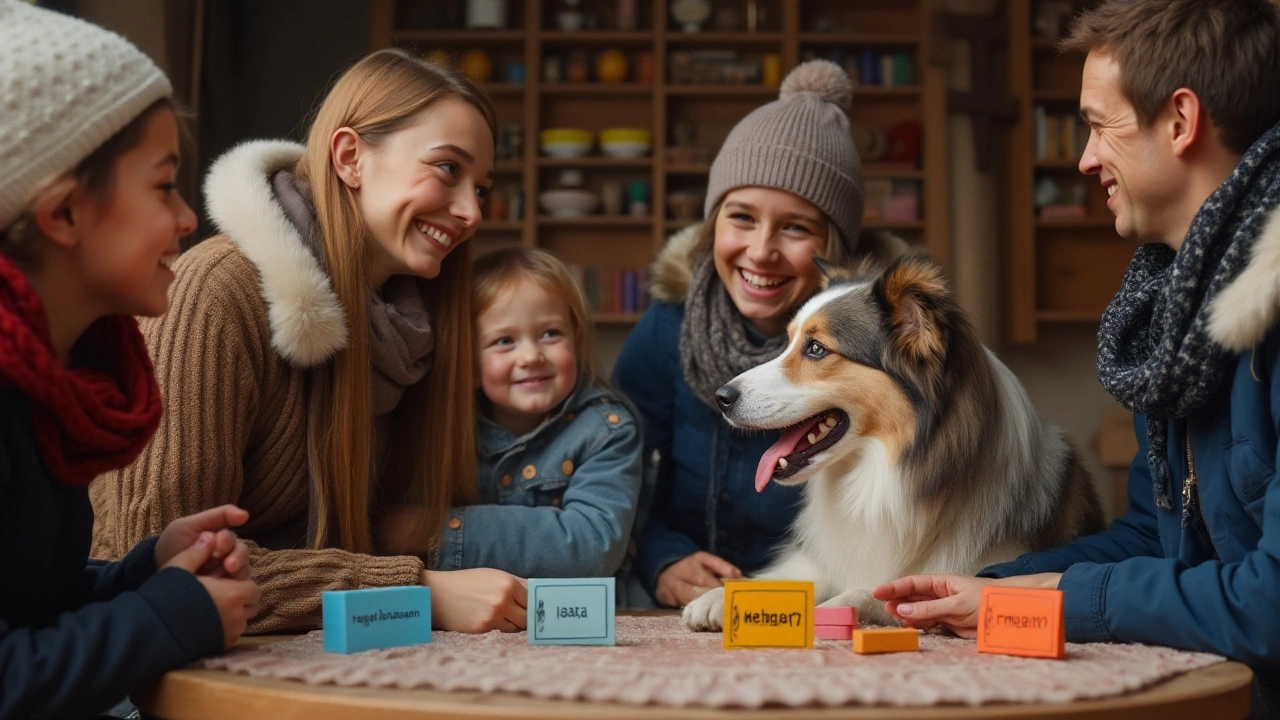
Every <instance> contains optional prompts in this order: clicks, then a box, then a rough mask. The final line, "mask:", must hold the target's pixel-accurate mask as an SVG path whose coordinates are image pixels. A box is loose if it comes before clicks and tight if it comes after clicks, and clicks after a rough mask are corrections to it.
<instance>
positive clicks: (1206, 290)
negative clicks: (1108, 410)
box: [1098, 125, 1280, 525]
mask: <svg viewBox="0 0 1280 720" xmlns="http://www.w3.org/2000/svg"><path fill="white" fill-rule="evenodd" d="M1278 200H1280V125H1278V126H1276V127H1274V128H1272V129H1271V130H1269V131H1267V133H1266V134H1265V135H1263V136H1262V137H1261V138H1259V139H1258V141H1257V142H1255V143H1254V144H1253V147H1251V148H1249V150H1248V151H1247V152H1246V153H1245V155H1244V157H1243V158H1241V160H1240V163H1239V164H1238V165H1237V166H1236V169H1235V171H1234V172H1232V174H1231V177H1229V178H1227V180H1226V182H1224V183H1223V184H1222V185H1221V186H1220V187H1219V188H1218V189H1217V190H1215V191H1214V192H1213V194H1212V195H1210V196H1209V198H1208V200H1206V201H1205V203H1204V205H1203V206H1201V208H1200V211H1199V212H1198V213H1196V216H1195V218H1194V219H1193V220H1192V222H1191V228H1190V229H1189V230H1188V231H1187V236H1186V238H1185V239H1184V240H1183V243H1182V249H1181V250H1179V251H1178V252H1177V253H1175V252H1174V251H1173V250H1172V249H1170V248H1169V247H1167V246H1165V245H1159V244H1152V245H1143V246H1142V247H1140V248H1138V251H1137V252H1136V253H1135V254H1134V256H1133V261H1132V262H1131V263H1130V264H1129V270H1128V271H1127V272H1126V274H1125V278H1124V283H1123V284H1122V285H1121V287H1120V291H1119V292H1118V293H1116V296H1115V298H1113V299H1112V301H1111V304H1110V305H1109V306H1107V309H1106V312H1104V313H1103V315H1102V324H1101V326H1100V327H1099V330H1098V378H1099V379H1100V380H1101V381H1102V384H1103V386H1104V387H1106V389H1107V391H1108V392H1110V393H1111V394H1112V395H1113V396H1115V398H1116V399H1117V400H1119V401H1120V402H1121V404H1123V405H1124V406H1125V407H1126V408H1128V409H1129V410H1131V411H1133V412H1136V413H1144V414H1145V415H1146V419H1147V443H1148V449H1147V462H1148V464H1149V465H1150V467H1151V479H1152V484H1153V486H1154V488H1153V490H1154V493H1155V502H1156V507H1158V508H1160V509H1162V510H1170V509H1172V507H1173V504H1172V499H1171V496H1170V487H1171V471H1170V469H1169V461H1168V456H1167V452H1168V437H1169V436H1168V421H1169V420H1170V419H1171V418H1185V417H1187V416H1188V415H1190V414H1191V413H1192V412H1193V411H1194V410H1196V409H1197V408H1200V407H1201V406H1203V405H1204V404H1205V403H1206V402H1208V401H1209V400H1210V399H1211V398H1212V397H1213V395H1214V393H1215V392H1216V391H1217V389H1218V386H1219V384H1221V382H1222V378H1223V375H1224V374H1225V372H1226V369H1227V367H1228V366H1229V365H1230V364H1231V362H1232V357H1231V354H1230V353H1229V352H1228V351H1227V350H1226V349H1224V348H1223V347H1222V346H1220V345H1218V344H1217V343H1216V342H1214V341H1213V340H1212V339H1211V338H1210V337H1209V332H1208V323H1209V314H1210V308H1211V307H1212V305H1213V299H1214V298H1215V297H1216V296H1217V295H1218V293H1219V292H1220V291H1221V290H1222V289H1223V288H1225V287H1226V286H1227V285H1228V284H1230V283H1231V281H1232V280H1234V279H1235V278H1236V276H1237V275H1239V274H1240V272H1241V271H1243V270H1244V268H1245V266H1246V265H1247V264H1248V262H1249V258H1250V256H1251V250H1252V248H1253V243H1254V241H1255V240H1256V239H1257V237H1258V234H1259V233H1260V232H1261V230H1262V227H1263V224H1264V223H1265V222H1266V218H1267V216H1268V214H1269V213H1270V211H1271V210H1272V208H1274V207H1275V206H1276V203H1277V201H1278ZM1190 512H1191V511H1190V508H1188V507H1183V509H1182V522H1183V524H1184V525H1186V524H1187V523H1188V522H1189V521H1190Z"/></svg>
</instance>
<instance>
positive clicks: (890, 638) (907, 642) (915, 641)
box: [853, 628, 920, 655]
mask: <svg viewBox="0 0 1280 720" xmlns="http://www.w3.org/2000/svg"><path fill="white" fill-rule="evenodd" d="M919 649H920V631H919V630H913V629H911V628H859V629H857V630H854V631H853V651H854V652H856V653H860V654H863V655H870V654H872V653H891V652H912V651H914V650H919Z"/></svg>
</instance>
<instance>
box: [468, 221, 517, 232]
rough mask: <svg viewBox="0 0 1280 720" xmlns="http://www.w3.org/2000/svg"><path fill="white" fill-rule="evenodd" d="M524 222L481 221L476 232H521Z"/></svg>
mask: <svg viewBox="0 0 1280 720" xmlns="http://www.w3.org/2000/svg"><path fill="white" fill-rule="evenodd" d="M523 229H524V222H523V221H520V220H481V221H480V227H478V228H476V232H520V231H521V230H523Z"/></svg>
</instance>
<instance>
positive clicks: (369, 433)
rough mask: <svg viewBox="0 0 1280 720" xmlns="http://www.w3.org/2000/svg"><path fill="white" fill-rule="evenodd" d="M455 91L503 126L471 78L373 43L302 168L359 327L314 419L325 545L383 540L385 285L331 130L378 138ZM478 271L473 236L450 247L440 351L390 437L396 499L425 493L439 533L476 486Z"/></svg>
mask: <svg viewBox="0 0 1280 720" xmlns="http://www.w3.org/2000/svg"><path fill="white" fill-rule="evenodd" d="M449 97H456V98H459V99H462V100H465V101H466V102H468V103H470V104H471V105H472V106H474V107H475V108H476V109H477V110H478V111H480V114H481V115H483V116H484V119H485V121H486V122H487V123H488V125H489V130H490V132H491V133H492V134H493V135H494V136H495V138H496V136H497V121H496V117H495V115H494V111H493V105H492V104H491V103H490V102H489V100H488V98H486V97H485V96H484V95H483V94H482V93H481V92H480V91H479V90H478V89H477V88H476V86H475V85H473V84H472V83H471V82H470V81H468V80H466V79H465V78H463V77H462V76H461V75H458V74H456V73H455V72H453V71H451V70H448V69H446V68H442V67H440V66H437V65H434V64H431V63H428V62H426V61H424V60H421V59H419V58H415V57H413V56H411V55H409V54H407V53H405V52H403V51H400V50H380V51H378V52H375V53H372V54H370V55H368V56H366V57H365V58H364V59H362V60H361V61H360V62H358V63H356V64H355V65H354V66H352V67H351V69H349V70H347V71H346V72H345V73H344V74H343V75H342V77H341V78H339V79H338V81H337V83H335V84H334V86H333V89H332V90H330V91H329V94H328V96H326V97H325V100H324V102H323V103H322V104H321V105H320V108H319V110H318V111H317V112H316V116H315V119H314V120H313V122H312V124H311V129H310V132H309V133H308V136H307V148H306V152H305V153H304V154H303V156H302V159H301V160H299V161H298V166H297V168H296V169H295V172H296V173H297V174H298V175H299V177H301V178H303V179H304V180H306V181H307V182H309V183H310V185H311V192H312V197H313V198H314V200H315V206H316V216H317V219H318V221H319V225H320V233H321V236H322V238H323V242H324V257H325V263H326V265H327V269H328V272H329V278H330V280H331V281H332V282H333V289H334V292H335V293H336V294H337V296H338V300H339V301H341V303H342V306H343V310H344V311H345V312H346V315H347V322H348V324H349V326H350V331H351V332H350V341H349V343H348V345H347V347H346V349H344V350H343V351H342V352H341V353H339V354H338V356H337V357H336V358H334V362H333V372H332V379H333V383H332V387H331V388H330V390H329V395H328V397H329V402H328V403H327V406H326V407H323V408H322V409H321V410H320V412H319V413H318V414H317V415H318V417H316V418H315V419H314V421H315V422H316V423H317V426H316V427H314V428H312V430H311V432H312V433H313V436H314V437H315V438H317V439H318V448H317V451H318V452H317V463H316V467H312V468H311V472H312V475H313V486H314V490H313V491H314V493H315V498H316V504H317V509H318V512H317V518H316V532H315V537H314V541H313V547H315V548H325V547H339V548H342V549H344V550H349V551H352V552H361V553H368V552H371V551H372V550H373V537H372V535H373V533H372V532H371V530H370V517H369V516H370V501H371V497H370V491H371V488H372V487H373V485H374V483H373V475H374V453H373V445H374V442H373V440H374V435H373V420H372V410H371V401H370V379H371V367H372V361H371V359H370V354H369V352H370V351H369V332H368V319H367V317H366V313H365V305H366V303H367V302H368V298H369V296H370V295H371V293H374V292H376V291H377V288H373V287H370V285H369V265H370V261H371V257H372V254H371V253H372V248H373V245H374V240H373V237H372V236H371V235H370V232H369V229H368V227H367V225H366V224H365V221H364V218H363V217H362V216H361V214H360V211H359V208H358V207H357V205H356V202H355V197H354V195H353V194H352V191H351V189H350V188H348V187H347V185H346V184H345V183H343V182H341V180H340V179H339V178H338V175H337V173H336V172H335V170H334V168H333V164H332V160H331V158H330V155H329V142H330V138H332V136H333V134H334V132H336V131H337V130H338V129H339V128H343V127H348V128H351V129H352V130H354V131H355V132H356V133H357V134H358V135H359V136H360V138H361V139H362V140H363V141H364V142H365V143H366V144H369V145H373V146H377V145H379V144H381V143H382V142H384V141H385V140H386V138H387V136H388V135H390V134H391V133H394V132H396V131H397V130H399V129H401V128H403V127H405V126H406V125H408V124H410V123H411V122H412V121H413V120H415V119H416V118H417V116H418V115H419V113H421V112H423V111H424V110H426V109H427V108H428V107H429V106H430V105H431V104H432V103H433V102H435V101H436V100H439V99H442V98H449ZM470 283H471V246H470V244H468V243H463V244H462V246H461V247H458V248H455V249H454V250H453V252H451V253H449V254H448V255H447V256H446V257H445V259H444V262H443V263H442V264H441V267H440V274H439V276H438V277H436V278H435V279H433V280H430V281H429V282H425V283H423V288H424V294H425V296H426V302H427V309H428V311H429V312H430V314H431V323H432V327H433V330H434V332H435V339H436V351H435V353H434V356H433V358H432V364H431V369H430V371H428V373H427V376H426V378H424V379H423V380H422V381H421V382H419V383H417V385H415V386H414V387H412V388H409V390H408V391H407V392H406V393H405V395H404V397H403V398H402V400H401V401H400V405H399V406H398V407H397V409H396V410H395V412H394V413H393V415H392V417H391V418H390V420H391V422H390V423H389V432H390V436H389V437H387V439H386V442H387V447H388V449H389V451H390V453H389V454H390V455H392V456H393V458H394V460H393V462H392V464H391V466H390V467H389V468H387V469H386V470H384V471H383V472H382V475H383V477H386V478H388V479H391V480H394V481H395V482H396V483H397V484H398V485H399V487H398V488H397V491H398V492H397V493H396V494H397V495H399V497H396V498H395V499H396V500H398V501H403V502H415V503H419V502H420V503H422V505H423V506H424V510H423V512H424V515H423V517H422V520H421V527H422V529H423V531H424V532H426V533H429V535H427V537H430V538H435V537H436V536H437V534H438V533H439V530H440V526H441V524H442V522H443V520H444V518H445V517H446V515H447V514H448V512H449V509H450V508H451V507H452V506H453V505H455V504H461V503H466V502H468V501H470V500H471V499H472V497H473V495H474V492H475V489H474V483H475V452H474V447H475V428H474V423H475V414H474V412H475V411H474V404H473V398H472V395H471V390H472V388H473V386H474V382H473V372H472V363H471V345H472V342H471V307H470V289H469V286H470ZM387 490H388V489H386V488H384V489H383V491H384V492H386V491H387Z"/></svg>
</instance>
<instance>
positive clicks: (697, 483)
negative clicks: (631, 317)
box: [613, 60, 875, 607]
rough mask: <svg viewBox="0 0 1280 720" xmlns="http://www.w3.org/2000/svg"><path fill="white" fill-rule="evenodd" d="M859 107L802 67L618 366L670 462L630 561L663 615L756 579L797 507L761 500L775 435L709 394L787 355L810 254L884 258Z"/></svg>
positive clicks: (775, 498)
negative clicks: (743, 427)
mask: <svg viewBox="0 0 1280 720" xmlns="http://www.w3.org/2000/svg"><path fill="white" fill-rule="evenodd" d="M852 97H853V86H852V83H851V82H850V80H849V77H848V76H847V75H846V74H845V72H844V71H843V70H842V69H840V67H839V66H837V65H835V64H834V63H830V62H827V61H825V60H818V61H814V62H809V63H805V64H803V65H800V66H799V67H797V68H796V69H795V70H793V71H792V72H791V73H790V74H789V75H788V76H787V78H786V80H785V81H784V82H783V84H782V92H781V95H780V97H779V98H778V100H776V101H774V102H771V103H769V104H767V105H764V106H762V107H759V108H757V109H755V110H754V111H752V112H751V113H750V114H749V115H747V116H746V117H745V118H743V119H742V120H741V121H740V122H739V123H738V124H737V125H736V126H735V127H734V129H733V131H732V132H730V133H729V136H728V138H727V139H726V140H725V142H724V145H723V146H722V147H721V148H720V152H719V153H718V154H717V156H716V159H715V162H714V163H712V166H711V175H710V178H709V188H708V191H707V197H706V207H705V209H706V220H704V221H703V222H702V223H700V224H699V225H696V226H693V227H690V228H688V229H686V230H684V231H682V232H681V233H679V234H677V235H675V236H673V237H672V238H671V240H670V241H669V242H668V243H667V246H666V247H665V248H663V250H662V253H661V254H660V255H659V257H658V260H657V262H656V263H655V264H654V267H653V270H652V277H653V282H652V283H651V286H650V292H651V293H652V295H653V298H654V299H655V300H656V302H654V303H653V304H652V305H651V306H650V308H649V310H648V311H647V312H646V313H645V315H644V317H642V318H641V319H640V322H639V323H638V324H637V325H636V328H635V330H634V331H633V332H632V334H631V336H630V337H629V338H628V339H627V344H626V346H625V347H624V348H623V350H622V354H621V356H620V357H619V358H618V362H617V365H616V366H615V368H614V376H613V379H614V383H615V384H616V385H617V386H618V387H619V388H620V389H622V390H623V391H624V392H626V393H627V395H628V396H629V397H630V398H631V400H632V401H633V402H634V403H635V404H636V406H637V407H638V408H639V410H640V414H641V416H642V417H643V419H644V427H645V449H646V456H650V455H651V451H656V453H657V455H658V456H660V457H661V458H662V463H661V465H660V466H659V468H658V479H657V484H656V489H655V492H656V496H655V497H654V500H653V511H652V513H651V514H650V515H649V517H648V521H647V522H646V523H645V524H644V527H641V528H638V533H639V537H638V543H637V547H638V552H637V555H636V557H635V563H634V568H635V571H636V576H635V577H636V578H638V580H639V582H640V585H641V586H642V587H643V589H644V590H646V591H648V592H649V593H651V594H652V595H653V597H654V598H655V599H656V600H657V602H658V603H659V604H661V605H666V606H672V607H680V606H683V605H685V604H687V603H688V602H689V601H691V600H693V599H694V598H696V597H698V596H699V595H700V594H701V593H703V592H705V591H706V590H707V589H709V588H712V587H717V586H719V585H720V584H721V582H722V581H723V580H724V579H726V578H735V577H741V576H742V575H743V573H750V572H752V571H754V570H757V569H759V568H760V567H762V566H763V565H764V564H765V563H766V562H767V561H768V560H769V559H770V558H771V556H772V553H773V551H774V549H775V548H776V547H777V545H778V543H779V542H780V541H781V539H782V538H783V536H784V535H785V533H786V532H787V529H788V528H789V526H790V524H791V520H792V519H793V518H794V516H795V513H796V511H797V509H798V503H799V498H800V493H799V489H798V488H794V487H791V488H789V487H784V486H782V485H778V484H777V483H773V484H770V485H769V486H768V487H767V488H765V490H764V491H763V492H760V493H757V492H756V491H755V488H754V478H755V472H756V463H757V461H758V459H759V458H760V457H761V455H763V454H764V451H765V450H766V449H767V448H768V447H769V446H770V445H772V444H773V443H774V441H776V440H777V435H778V434H777V433H776V432H774V433H765V434H761V433H750V434H749V433H746V432H743V431H739V430H734V429H733V428H730V427H729V426H728V425H727V424H725V423H724V421H723V420H722V419H721V417H720V412H719V410H718V408H717V406H716V400H715V391H716V389H717V388H719V387H720V386H721V385H724V384H725V383H726V382H728V381H729V380H731V379H733V378H734V377H735V376H736V375H738V374H740V373H742V372H745V371H747V370H749V369H751V368H753V367H755V366H757V365H760V364H763V363H765V362H768V361H769V360H771V359H773V358H774V357H777V356H778V355H779V354H780V353H781V352H782V350H783V348H784V347H785V345H786V339H787V338H786V324H787V321H788V319H789V318H790V317H791V315H792V314H793V313H794V312H795V311H796V309H797V308H799V307H800V305H802V304H803V303H804V302H805V301H806V300H808V299H809V297H810V296H812V295H813V294H814V293H815V292H816V291H817V289H818V284H819V281H820V273H819V271H818V269H817V267H816V266H815V265H814V263H813V261H812V258H813V256H815V255H818V256H821V257H823V258H825V259H827V260H829V261H832V262H839V261H840V260H841V259H842V258H845V257H849V256H850V255H851V254H853V253H854V252H855V249H856V251H857V252H868V251H875V249H874V248H871V247H869V245H870V244H869V243H868V242H867V241H866V240H863V241H861V242H860V235H861V229H862V203H863V200H862V162H861V160H860V159H859V157H858V151H857V150H856V149H855V147H854V144H853V139H852V137H851V135H850V132H849V120H848V117H847V115H846V114H845V113H846V111H847V109H848V107H849V104H850V102H851V100H852ZM641 512H642V513H643V512H644V509H643V508H642V509H641ZM632 589H633V590H635V589H636V588H634V587H633V588H632Z"/></svg>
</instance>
